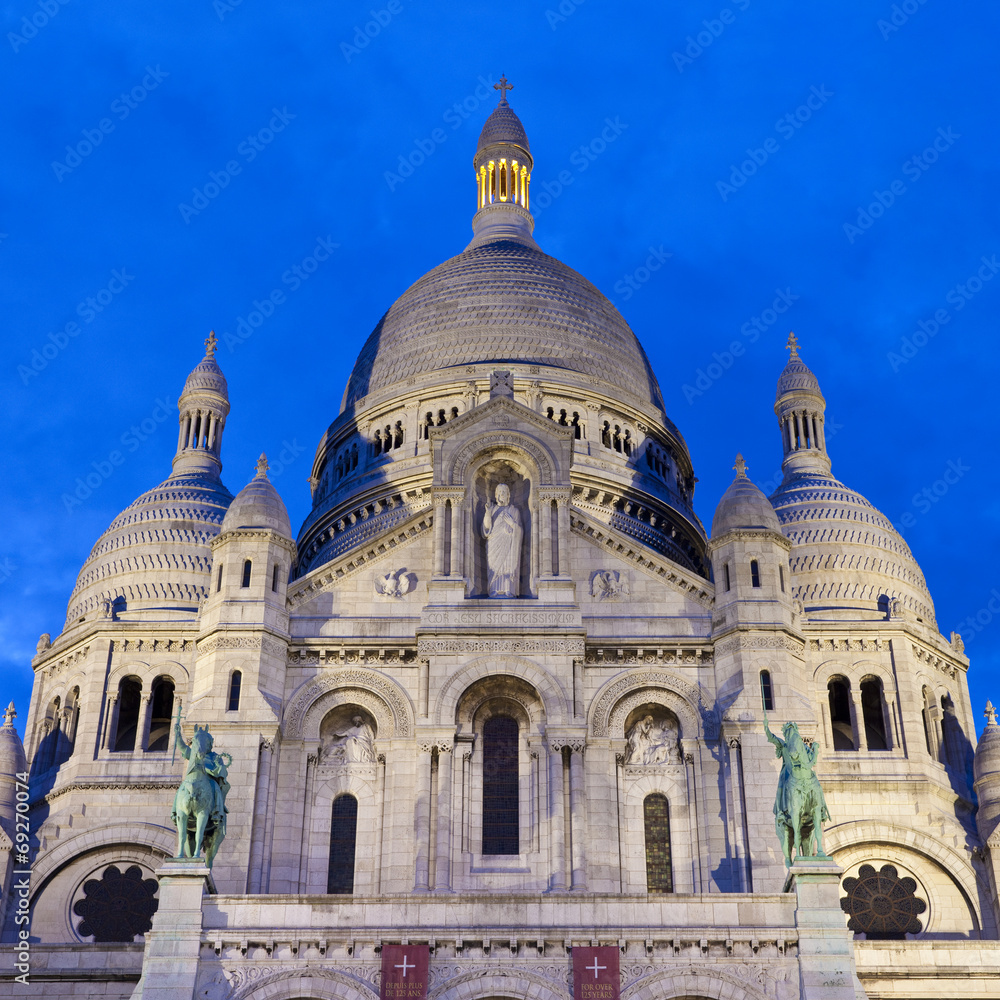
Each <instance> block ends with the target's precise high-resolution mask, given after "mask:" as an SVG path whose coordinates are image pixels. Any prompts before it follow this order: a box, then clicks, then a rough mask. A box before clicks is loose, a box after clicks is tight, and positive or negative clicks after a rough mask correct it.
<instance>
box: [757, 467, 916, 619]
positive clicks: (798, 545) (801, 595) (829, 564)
mask: <svg viewBox="0 0 1000 1000" xmlns="http://www.w3.org/2000/svg"><path fill="white" fill-rule="evenodd" d="M770 500H771V505H772V506H773V507H774V509H775V512H776V513H777V515H778V519H779V520H780V521H781V527H782V531H783V532H784V533H785V536H786V537H787V538H788V540H789V541H790V542H791V543H792V551H791V554H790V557H789V563H790V566H791V570H792V573H793V578H794V580H795V586H794V588H793V593H794V594H795V596H796V597H797V598H798V599H799V600H800V601H802V602H803V603H817V602H819V603H822V602H823V601H834V602H859V601H862V602H870V603H872V604H876V605H877V603H878V600H879V598H880V597H881V596H882V595H883V594H885V595H887V596H889V597H898V598H899V599H900V600H901V601H902V603H903V606H904V607H905V608H908V609H909V610H910V611H912V612H913V613H914V614H916V615H917V616H918V617H920V618H923V619H924V620H925V621H927V622H929V623H930V624H932V625H933V624H934V623H935V617H934V602H933V600H932V599H931V595H930V592H929V591H928V589H927V583H926V581H925V580H924V574H923V573H922V572H921V570H920V567H919V566H918V565H917V561H916V560H915V559H914V558H913V554H912V553H911V552H910V547H909V546H908V545H907V544H906V542H905V541H903V539H902V537H901V536H900V535H899V533H898V532H897V531H896V529H895V528H894V527H893V526H892V522H891V521H890V520H889V519H888V518H887V517H886V516H885V515H884V514H882V513H881V512H880V511H878V510H877V509H876V508H875V507H873V506H872V505H871V503H869V502H868V501H867V500H866V499H865V498H864V497H863V496H862V495H861V494H860V493H857V492H855V491H854V490H852V489H850V488H849V487H847V486H845V485H844V484H843V483H841V482H839V481H838V480H836V479H834V478H833V477H832V476H822V475H815V474H813V475H800V476H796V477H795V478H793V479H792V480H791V481H789V482H788V483H783V484H782V485H781V486H779V487H778V489H777V490H776V491H775V492H774V493H773V494H772V495H771V497H770Z"/></svg>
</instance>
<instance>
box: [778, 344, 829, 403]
mask: <svg viewBox="0 0 1000 1000" xmlns="http://www.w3.org/2000/svg"><path fill="white" fill-rule="evenodd" d="M786 392H813V393H815V394H816V395H817V396H822V395H823V393H822V392H820V388H819V379H817V378H816V376H815V375H813V373H812V372H811V371H810V370H809V369H808V368H807V367H806V365H805V363H804V362H803V361H802V359H801V358H800V357H799V356H798V354H796V353H795V352H794V351H793V352H792V356H791V357H790V358H789V359H788V364H787V365H785V369H784V371H783V372H782V373H781V374H780V375H779V376H778V389H777V392H776V393H775V397H774V398H775V400H778V399H781V397H782V396H784V395H785V393H786Z"/></svg>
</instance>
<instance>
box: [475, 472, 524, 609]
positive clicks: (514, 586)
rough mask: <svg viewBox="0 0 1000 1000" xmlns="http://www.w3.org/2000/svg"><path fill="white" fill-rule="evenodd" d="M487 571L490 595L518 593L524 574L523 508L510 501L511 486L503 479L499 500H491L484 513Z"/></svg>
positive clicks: (510, 595)
mask: <svg viewBox="0 0 1000 1000" xmlns="http://www.w3.org/2000/svg"><path fill="white" fill-rule="evenodd" d="M482 532H483V538H485V539H486V571H487V577H488V587H489V595H490V597H517V592H518V584H519V582H520V577H521V539H522V538H523V537H524V527H523V525H522V523H521V512H520V511H519V510H518V509H517V508H516V507H515V506H514V505H513V504H512V503H511V502H510V487H509V486H508V485H507V484H506V483H501V484H500V485H499V486H498V487H497V489H496V503H495V504H492V503H487V504H486V512H485V513H484V514H483V527H482Z"/></svg>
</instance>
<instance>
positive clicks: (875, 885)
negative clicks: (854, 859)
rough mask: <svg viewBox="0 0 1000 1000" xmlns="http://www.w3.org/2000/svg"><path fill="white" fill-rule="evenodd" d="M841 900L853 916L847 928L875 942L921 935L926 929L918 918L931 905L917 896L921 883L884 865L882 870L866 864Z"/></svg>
mask: <svg viewBox="0 0 1000 1000" xmlns="http://www.w3.org/2000/svg"><path fill="white" fill-rule="evenodd" d="M843 888H844V891H845V892H846V893H847V895H846V896H844V897H843V899H841V901H840V906H841V909H843V911H844V912H845V913H847V914H848V915H849V916H850V918H851V919H850V920H849V921H848V924H847V927H848V929H849V930H852V931H854V932H855V933H856V934H857V933H864V934H865V935H866V936H867V937H868V938H871V939H876V940H877V939H880V938H882V939H885V938H903V937H905V936H906V935H907V934H919V933H920V931H921V930H922V929H923V926H922V924H921V923H920V921H919V920H918V919H917V914H918V913H923V912H924V910H926V909H927V904H926V903H925V902H924V901H923V900H922V899H918V898H917V897H916V895H915V893H916V890H917V883H916V882H915V881H914V880H913V879H912V878H908V877H903V878H900V877H899V872H897V871H896V869H895V868H894V867H893V866H892V865H883V866H882V868H881V869H880V870H879V871H875V869H874V868H873V867H872V866H871V865H862V866H861V868H860V869H859V870H858V875H857V878H845V879H844V882H843Z"/></svg>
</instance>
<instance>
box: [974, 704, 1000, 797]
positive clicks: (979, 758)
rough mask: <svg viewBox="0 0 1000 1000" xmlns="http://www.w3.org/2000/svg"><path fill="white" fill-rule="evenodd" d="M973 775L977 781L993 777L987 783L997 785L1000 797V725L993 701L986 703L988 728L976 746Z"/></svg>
mask: <svg viewBox="0 0 1000 1000" xmlns="http://www.w3.org/2000/svg"><path fill="white" fill-rule="evenodd" d="M972 775H973V777H974V778H975V780H976V782H977V783H978V782H980V781H983V780H984V779H989V778H991V779H992V781H989V782H987V783H988V784H990V785H993V786H995V788H996V792H997V795H998V798H1000V726H998V725H997V716H996V709H994V707H993V702H991V701H988V702H987V703H986V728H985V729H984V730H983V736H982V739H981V740H980V741H979V745H978V746H977V747H976V757H975V760H974V761H973V764H972ZM980 805H982V802H980Z"/></svg>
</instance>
